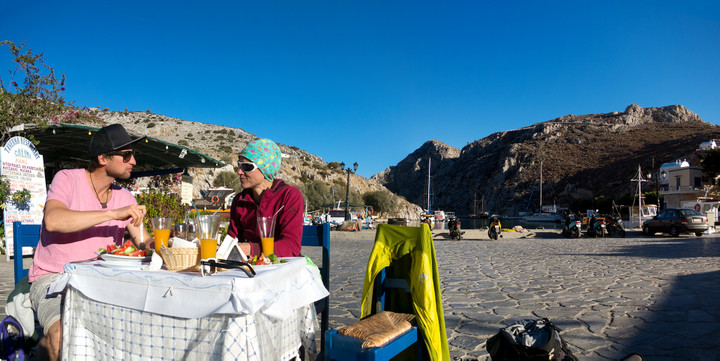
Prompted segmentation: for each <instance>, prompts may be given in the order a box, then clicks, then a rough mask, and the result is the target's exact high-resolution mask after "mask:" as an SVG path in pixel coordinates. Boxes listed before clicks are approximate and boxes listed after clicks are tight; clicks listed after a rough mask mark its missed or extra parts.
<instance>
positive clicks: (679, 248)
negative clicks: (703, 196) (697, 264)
mask: <svg viewBox="0 0 720 361" xmlns="http://www.w3.org/2000/svg"><path fill="white" fill-rule="evenodd" d="M592 256H628V257H643V258H659V259H662V258H666V259H671V258H698V257H720V238H717V237H707V236H706V237H695V236H692V237H680V238H670V237H657V238H648V239H647V240H643V241H642V243H641V244H633V245H629V246H626V247H622V248H620V249H618V250H617V251H616V252H613V253H604V254H603V253H600V254H592Z"/></svg>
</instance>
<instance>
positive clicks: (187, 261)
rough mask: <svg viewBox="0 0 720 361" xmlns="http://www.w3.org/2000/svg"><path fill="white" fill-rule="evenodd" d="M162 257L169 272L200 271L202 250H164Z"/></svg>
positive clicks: (190, 248)
mask: <svg viewBox="0 0 720 361" xmlns="http://www.w3.org/2000/svg"><path fill="white" fill-rule="evenodd" d="M160 255H161V256H162V259H163V262H164V263H165V268H167V269H168V270H169V271H194V272H197V271H200V249H199V248H197V247H188V248H180V247H175V248H172V247H171V248H163V249H161V250H160Z"/></svg>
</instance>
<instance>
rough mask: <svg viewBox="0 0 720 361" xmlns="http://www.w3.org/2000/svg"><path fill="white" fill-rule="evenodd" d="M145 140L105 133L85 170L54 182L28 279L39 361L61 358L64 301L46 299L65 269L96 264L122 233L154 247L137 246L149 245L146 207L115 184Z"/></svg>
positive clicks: (111, 128)
mask: <svg viewBox="0 0 720 361" xmlns="http://www.w3.org/2000/svg"><path fill="white" fill-rule="evenodd" d="M143 138H144V137H142V138H138V139H132V138H131V137H130V135H128V133H127V132H126V131H125V128H123V126H122V125H120V124H113V125H108V126H106V127H103V128H101V129H100V130H98V131H97V132H96V133H95V134H94V135H93V137H92V139H91V140H90V157H91V159H90V166H89V168H88V169H87V170H86V169H65V170H61V171H60V172H58V173H57V174H56V175H55V177H54V178H53V181H52V184H51V185H50V189H49V190H48V196H47V201H46V203H45V210H44V217H43V223H42V228H41V230H40V242H39V243H38V246H37V249H36V250H35V256H34V258H33V264H32V266H31V267H30V271H29V274H28V280H29V281H30V282H31V286H30V299H31V303H32V308H33V310H34V311H35V313H36V315H37V318H38V321H39V322H40V325H41V326H42V327H43V330H44V336H43V338H42V339H40V343H39V347H38V359H40V360H57V359H59V357H60V347H61V345H62V323H61V320H60V316H61V313H62V309H61V305H62V297H63V295H58V294H54V295H47V289H48V287H49V286H50V284H51V283H52V281H54V280H55V279H56V278H57V277H58V276H59V275H60V274H61V273H62V272H63V270H64V266H65V264H66V263H70V262H76V261H83V260H87V259H91V258H94V257H96V254H95V251H96V250H97V249H98V248H105V247H106V246H107V245H109V244H117V245H120V244H122V242H123V238H124V234H125V230H126V229H127V231H128V232H129V233H130V236H131V237H132V238H133V240H134V242H135V245H136V246H137V247H138V248H141V249H143V248H146V247H152V244H145V243H140V242H139V241H138V240H140V239H145V240H149V239H150V237H149V235H148V234H147V232H146V231H145V229H144V228H143V227H142V221H143V217H144V216H145V214H147V212H146V210H145V206H140V205H138V204H137V202H136V201H135V197H133V195H132V194H131V193H130V192H129V191H128V190H126V189H124V188H122V187H119V186H117V185H115V184H113V182H114V181H115V179H117V178H120V179H128V178H130V172H131V171H132V168H133V165H135V164H136V163H135V157H134V151H133V148H132V144H133V143H135V142H137V141H138V140H141V139H143ZM140 232H143V237H142V238H141V234H140Z"/></svg>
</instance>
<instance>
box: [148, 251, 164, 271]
mask: <svg viewBox="0 0 720 361" xmlns="http://www.w3.org/2000/svg"><path fill="white" fill-rule="evenodd" d="M162 265H163V260H162V257H160V255H159V254H158V253H157V252H153V254H152V258H150V264H149V265H148V268H147V269H148V270H150V271H157V270H159V269H160V268H162Z"/></svg>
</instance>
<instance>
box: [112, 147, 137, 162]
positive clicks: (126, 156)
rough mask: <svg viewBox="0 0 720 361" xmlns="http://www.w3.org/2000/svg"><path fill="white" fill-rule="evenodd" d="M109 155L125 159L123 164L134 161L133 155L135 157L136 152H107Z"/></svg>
mask: <svg viewBox="0 0 720 361" xmlns="http://www.w3.org/2000/svg"><path fill="white" fill-rule="evenodd" d="M105 154H107V155H119V156H121V157H122V158H123V163H127V162H129V161H130V159H132V157H133V155H135V151H134V150H125V151H122V152H120V151H113V152H107V153H105Z"/></svg>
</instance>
